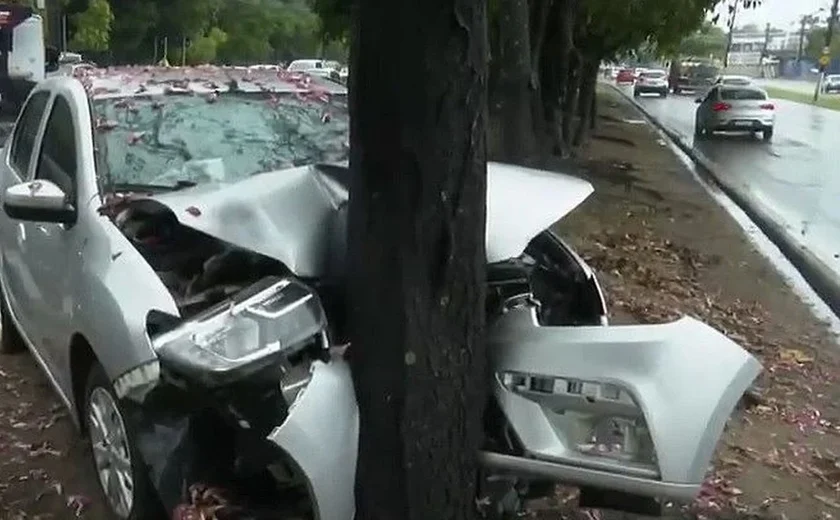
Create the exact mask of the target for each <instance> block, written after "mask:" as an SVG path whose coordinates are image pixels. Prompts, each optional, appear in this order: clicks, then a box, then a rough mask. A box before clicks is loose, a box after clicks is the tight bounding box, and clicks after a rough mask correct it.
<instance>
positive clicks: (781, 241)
mask: <svg viewBox="0 0 840 520" xmlns="http://www.w3.org/2000/svg"><path fill="white" fill-rule="evenodd" d="M604 84H605V85H607V86H610V87H612V88H613V89H614V90H615V91H616V92H618V93H619V94H621V95H622V96H623V97H624V98H625V99H627V100H628V101H630V103H632V104H633V106H634V107H635V108H636V110H638V111H639V113H641V114H642V115H643V116H644V117H645V119H647V120H648V121H649V122H650V123H651V124H652V125H654V126H655V127H656V128H658V129H659V130H661V131H662V132H663V133H664V134H665V135H666V136H668V138H669V139H670V140H671V141H673V143H674V144H675V145H677V147H678V148H679V149H680V150H682V151H683V153H685V154H686V155H687V156H688V157H689V158H691V160H692V161H694V163H695V164H696V165H697V166H698V167H699V168H698V169H699V170H700V173H701V174H702V175H703V177H704V178H705V179H706V180H708V181H710V183H711V184H713V185H714V186H715V187H717V188H719V189H720V190H721V191H722V192H723V193H724V194H726V196H727V197H729V198H730V199H732V201H733V202H735V204H737V205H738V206H739V207H740V208H741V210H743V212H744V213H746V214H747V216H748V217H749V218H750V220H752V221H753V222H754V223H755V225H756V226H758V228H759V229H760V230H761V231H762V232H763V233H764V234H765V235H766V236H767V238H769V239H770V241H771V242H773V244H775V245H776V247H778V248H779V250H780V251H781V252H782V254H783V255H785V257H787V259H788V260H789V261H790V263H792V264H793V265H794V267H796V269H797V270H798V271H799V272H800V273H801V274H802V277H803V278H805V281H806V282H808V285H810V286H811V288H812V289H813V290H814V292H816V293H817V295H818V296H819V297H820V298H821V299H822V300H823V301H824V302H825V303H826V304H827V305H828V306H829V307H830V308H831V310H832V311H833V312H834V313H835V314H837V315H838V316H840V275H837V274H836V273H834V272H833V271H832V270H831V269H830V268H829V267H828V265H826V264H825V262H823V261H822V260H820V259H819V258H817V257H816V256H815V255H814V254H813V253H812V252H811V251H810V250H808V249H807V248H805V247H804V246H802V245H801V244H800V243H799V242H798V241H797V240H796V239H795V238H794V237H793V236H792V235H791V233H790V232H789V231H788V230H786V229H785V228H784V227H783V226H781V225H779V224H778V223H777V222H776V220H775V219H774V218H773V216H772V215H771V214H770V213H769V212H768V211H766V210H765V209H763V208H762V207H761V205H760V204H757V203H755V202H754V201H752V200H750V198H749V196H746V195H744V194H743V193H741V192H739V191H738V190H737V189H734V188H732V187H731V186H729V185H727V184H726V183H725V182H722V181H721V179H720V176H718V174H717V173H716V172H717V170H718V167H717V166H716V165H715V164H714V163H713V162H712V161H710V160H709V159H708V158H706V157H705V156H704V155H703V154H701V153H698V152H697V151H696V150H694V148H693V147H692V146H691V144H690V143H687V142H686V141H685V139H684V138H683V137H682V136H681V135H680V134H678V133H677V132H675V131H673V130H671V129H670V128H668V127H667V126H666V125H664V124H662V123H661V122H660V121H659V120H657V119H656V118H655V117H654V116H653V115H652V114H651V113H650V112H649V111H648V110H647V109H646V108H645V107H643V106H642V105H641V104H639V103H637V102H636V100H635V99H633V97H632V96H629V95H627V94H626V93H625V92H623V91H622V90H621V89H619V88H617V87H616V86H615V85H612V84H610V83H604Z"/></svg>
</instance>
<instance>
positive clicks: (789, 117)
mask: <svg viewBox="0 0 840 520" xmlns="http://www.w3.org/2000/svg"><path fill="white" fill-rule="evenodd" d="M640 103H641V104H643V105H644V107H645V108H646V109H647V110H648V111H649V112H650V113H651V115H653V116H654V117H655V118H657V119H658V120H659V121H660V122H661V123H663V124H665V125H666V126H667V127H668V128H669V129H671V130H673V131H675V132H677V133H678V134H680V135H681V136H682V138H683V140H684V141H685V142H687V143H691V144H692V146H693V148H694V150H695V151H698V152H700V153H701V154H703V155H705V156H706V158H708V159H709V160H711V161H712V162H713V163H714V164H715V170H716V174H717V175H718V177H719V179H720V180H721V181H722V182H724V183H726V184H727V185H729V186H730V187H731V188H733V189H736V190H738V191H739V192H740V193H742V194H744V195H745V196H746V197H748V198H749V199H751V200H752V201H754V202H755V203H756V204H759V205H761V206H762V209H764V210H765V212H767V213H769V214H771V215H773V218H774V220H776V222H777V223H779V224H782V225H783V226H784V227H785V228H786V229H787V230H788V232H789V234H790V235H791V237H793V238H795V240H797V242H799V243H800V245H802V246H804V247H807V248H808V249H810V250H811V252H812V253H813V254H814V255H815V256H817V258H819V259H820V260H821V261H822V262H823V263H824V264H825V265H826V266H827V267H828V268H829V269H831V270H832V271H833V272H835V273H837V275H838V276H840V141H838V136H840V112H836V111H832V110H827V109H823V108H818V107H812V106H808V105H802V104H798V103H793V102H790V101H784V100H776V101H774V103H775V105H776V111H777V116H776V117H777V119H776V129H775V135H774V137H773V142H772V143H764V142H763V141H761V139H760V138H759V137H757V136H750V135H725V136H715V137H714V138H712V139H709V140H704V141H699V142H694V137H693V136H694V113H695V109H696V105H695V104H694V96H692V95H686V96H675V95H671V96H669V97H668V98H667V99H660V98H655V97H653V98H651V97H642V98H641V99H640Z"/></svg>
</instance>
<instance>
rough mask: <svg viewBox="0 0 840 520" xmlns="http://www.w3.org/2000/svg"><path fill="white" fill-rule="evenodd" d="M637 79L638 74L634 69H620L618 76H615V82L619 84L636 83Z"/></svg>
mask: <svg viewBox="0 0 840 520" xmlns="http://www.w3.org/2000/svg"><path fill="white" fill-rule="evenodd" d="M635 81H636V74H635V73H634V72H633V69H621V70H620V71H618V76H616V77H615V82H616V83H618V84H622V83H630V84H632V83H634V82H635Z"/></svg>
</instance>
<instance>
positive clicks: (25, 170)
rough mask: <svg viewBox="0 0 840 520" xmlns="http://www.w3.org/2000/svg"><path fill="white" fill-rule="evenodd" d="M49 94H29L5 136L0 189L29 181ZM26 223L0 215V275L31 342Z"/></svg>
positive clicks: (32, 314) (32, 293)
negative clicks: (15, 120)
mask: <svg viewBox="0 0 840 520" xmlns="http://www.w3.org/2000/svg"><path fill="white" fill-rule="evenodd" d="M49 100H50V92H49V91H43V90H42V91H37V92H35V93H33V94H32V95H31V96H30V97H29V99H28V100H27V102H26V104H25V105H24V107H23V110H22V111H21V115H20V117H19V118H18V121H17V124H16V125H15V127H14V129H13V130H12V134H11V136H10V137H9V141H8V143H9V144H8V145H7V146H6V150H5V153H4V159H5V160H4V164H3V172H2V173H3V174H2V187H0V188H2V190H3V192H5V191H6V189H8V188H9V187H11V186H14V185H15V184H19V183H21V182H24V181H26V180H29V179H30V178H31V176H32V175H33V170H34V164H35V160H34V157H35V156H36V147H35V145H36V142H37V140H38V136H39V133H40V132H41V130H42V127H43V123H44V115H45V113H46V108H47V104H48V102H49ZM26 231H27V229H26V223H25V222H22V221H18V220H12V219H10V218H9V217H8V215H6V213H5V212H2V214H0V269H2V271H1V272H0V275H2V283H3V289H4V290H5V296H6V298H7V299H8V302H9V306H10V308H11V311H12V313H13V315H14V317H15V319H16V320H17V321H18V323H19V325H20V326H21V328H22V329H23V332H24V335H26V336H27V338H28V339H30V340H31V339H32V338H31V337H30V336H31V332H32V330H33V329H34V321H35V316H36V313H35V309H34V308H33V304H34V298H36V294H37V288H36V284H35V280H34V279H33V278H32V276H31V274H30V271H29V269H28V267H27V265H26V261H25V260H24V256H25V255H26V253H27V250H28V248H29V242H28V240H27V239H28V235H27V233H26Z"/></svg>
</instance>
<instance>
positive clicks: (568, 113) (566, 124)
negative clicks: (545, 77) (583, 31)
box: [561, 50, 581, 150]
mask: <svg viewBox="0 0 840 520" xmlns="http://www.w3.org/2000/svg"><path fill="white" fill-rule="evenodd" d="M570 57H571V59H570V61H569V70H568V73H567V76H566V88H565V97H564V99H563V121H562V123H561V126H562V129H563V130H562V135H563V146H564V147H565V149H566V150H570V149H571V148H572V144H573V139H572V137H573V136H572V126H573V123H574V120H575V115H576V114H575V109H576V108H577V100H578V92H579V91H580V83H581V70H580V69H581V66H580V61H581V60H580V53H579V52H578V51H576V50H573V52H571V53H570Z"/></svg>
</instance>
